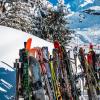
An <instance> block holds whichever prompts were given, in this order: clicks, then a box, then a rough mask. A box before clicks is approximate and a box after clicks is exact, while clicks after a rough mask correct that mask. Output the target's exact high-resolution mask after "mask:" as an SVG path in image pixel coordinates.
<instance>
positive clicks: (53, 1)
mask: <svg viewBox="0 0 100 100" xmlns="http://www.w3.org/2000/svg"><path fill="white" fill-rule="evenodd" d="M49 1H50V2H51V3H53V4H54V5H56V3H57V2H58V1H57V0H49Z"/></svg>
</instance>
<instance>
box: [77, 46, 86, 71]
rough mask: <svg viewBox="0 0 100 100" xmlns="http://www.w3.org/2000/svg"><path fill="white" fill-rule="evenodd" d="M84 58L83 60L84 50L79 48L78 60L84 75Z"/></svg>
mask: <svg viewBox="0 0 100 100" xmlns="http://www.w3.org/2000/svg"><path fill="white" fill-rule="evenodd" d="M84 58H85V54H84V50H83V48H82V47H81V48H80V49H79V59H80V62H81V65H82V67H83V70H84V73H85V72H86V67H85V59H84Z"/></svg>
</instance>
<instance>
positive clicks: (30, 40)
mask: <svg viewBox="0 0 100 100" xmlns="http://www.w3.org/2000/svg"><path fill="white" fill-rule="evenodd" d="M31 43H32V38H29V39H28V40H27V42H26V50H28V51H29V50H30V49H31Z"/></svg>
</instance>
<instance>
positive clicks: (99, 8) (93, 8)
mask: <svg viewBox="0 0 100 100" xmlns="http://www.w3.org/2000/svg"><path fill="white" fill-rule="evenodd" d="M90 9H91V10H100V6H93V7H90Z"/></svg>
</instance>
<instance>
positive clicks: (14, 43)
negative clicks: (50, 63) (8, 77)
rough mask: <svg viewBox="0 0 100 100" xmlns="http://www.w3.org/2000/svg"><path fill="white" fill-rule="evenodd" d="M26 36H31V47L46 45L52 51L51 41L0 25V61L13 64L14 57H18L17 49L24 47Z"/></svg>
mask: <svg viewBox="0 0 100 100" xmlns="http://www.w3.org/2000/svg"><path fill="white" fill-rule="evenodd" d="M28 38H32V45H31V47H32V48H33V47H43V46H47V47H48V49H49V51H50V53H52V49H53V44H52V43H50V42H47V41H45V40H43V39H40V38H38V37H36V36H33V35H30V34H27V33H25V32H22V31H19V30H16V29H13V28H9V27H5V26H0V41H1V42H0V61H3V62H6V63H7V64H9V65H10V66H13V63H14V61H15V59H17V58H18V57H19V49H22V48H23V47H24V42H26V41H27V39H28Z"/></svg>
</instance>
